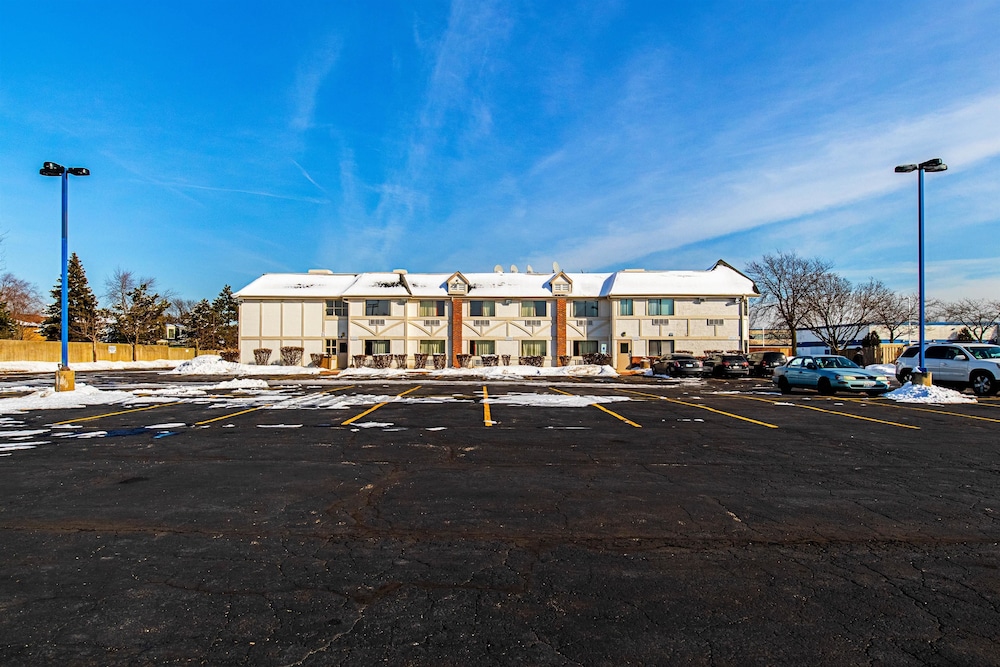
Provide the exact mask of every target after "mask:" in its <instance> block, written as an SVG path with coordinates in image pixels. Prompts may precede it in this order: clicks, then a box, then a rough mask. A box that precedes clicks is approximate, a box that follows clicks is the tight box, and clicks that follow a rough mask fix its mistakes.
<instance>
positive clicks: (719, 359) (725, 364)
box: [705, 354, 750, 378]
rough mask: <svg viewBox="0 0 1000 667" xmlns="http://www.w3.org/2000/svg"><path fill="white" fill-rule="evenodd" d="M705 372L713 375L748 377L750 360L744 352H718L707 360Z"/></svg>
mask: <svg viewBox="0 0 1000 667" xmlns="http://www.w3.org/2000/svg"><path fill="white" fill-rule="evenodd" d="M705 372H706V373H708V374H711V376H712V377H716V378H721V377H747V376H748V375H750V362H749V361H747V358H746V357H744V356H743V355H742V354H717V355H715V356H712V357H709V358H708V359H706V360H705Z"/></svg>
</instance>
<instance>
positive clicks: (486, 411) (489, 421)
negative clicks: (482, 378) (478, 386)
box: [483, 385, 493, 426]
mask: <svg viewBox="0 0 1000 667" xmlns="http://www.w3.org/2000/svg"><path fill="white" fill-rule="evenodd" d="M483 424H485V425H486V426H493V418H492V417H490V395H489V394H487V393H486V385H483Z"/></svg>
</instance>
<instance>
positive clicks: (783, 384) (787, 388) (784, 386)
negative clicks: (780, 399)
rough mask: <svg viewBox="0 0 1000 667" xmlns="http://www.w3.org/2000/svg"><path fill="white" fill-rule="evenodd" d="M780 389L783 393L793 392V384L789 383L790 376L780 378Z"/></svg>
mask: <svg viewBox="0 0 1000 667" xmlns="http://www.w3.org/2000/svg"><path fill="white" fill-rule="evenodd" d="M778 391H780V392H781V393H782V394H790V393H792V385H790V384H788V378H785V377H780V378H778Z"/></svg>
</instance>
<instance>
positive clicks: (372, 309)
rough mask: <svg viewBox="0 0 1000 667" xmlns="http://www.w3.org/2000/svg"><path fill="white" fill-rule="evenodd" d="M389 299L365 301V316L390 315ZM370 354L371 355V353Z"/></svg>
mask: <svg viewBox="0 0 1000 667" xmlns="http://www.w3.org/2000/svg"><path fill="white" fill-rule="evenodd" d="M388 314H389V300H388V299H365V315H369V316H370V315H388ZM369 354H370V353H369Z"/></svg>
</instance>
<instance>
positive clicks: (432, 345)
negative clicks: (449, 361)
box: [420, 340, 444, 354]
mask: <svg viewBox="0 0 1000 667" xmlns="http://www.w3.org/2000/svg"><path fill="white" fill-rule="evenodd" d="M420 354H444V341H443V340H422V341H420Z"/></svg>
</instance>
